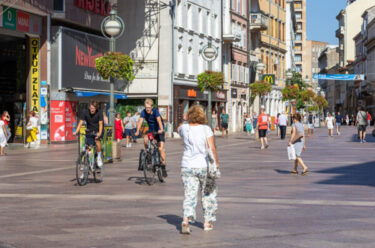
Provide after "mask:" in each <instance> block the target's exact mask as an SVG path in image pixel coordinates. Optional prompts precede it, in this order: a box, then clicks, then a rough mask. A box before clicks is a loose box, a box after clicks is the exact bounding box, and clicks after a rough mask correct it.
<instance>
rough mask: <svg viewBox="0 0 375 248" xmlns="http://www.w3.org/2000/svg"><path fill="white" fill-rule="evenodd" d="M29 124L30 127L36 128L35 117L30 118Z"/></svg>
mask: <svg viewBox="0 0 375 248" xmlns="http://www.w3.org/2000/svg"><path fill="white" fill-rule="evenodd" d="M29 122H30V123H31V127H33V128H34V127H38V118H37V117H35V116H31V117H30V120H29Z"/></svg>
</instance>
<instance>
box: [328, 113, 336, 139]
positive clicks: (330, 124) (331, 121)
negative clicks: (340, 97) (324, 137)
mask: <svg viewBox="0 0 375 248" xmlns="http://www.w3.org/2000/svg"><path fill="white" fill-rule="evenodd" d="M334 121H335V120H334V118H333V117H332V114H331V113H328V116H327V118H326V126H327V128H328V136H329V137H333V127H334V126H335V124H334Z"/></svg>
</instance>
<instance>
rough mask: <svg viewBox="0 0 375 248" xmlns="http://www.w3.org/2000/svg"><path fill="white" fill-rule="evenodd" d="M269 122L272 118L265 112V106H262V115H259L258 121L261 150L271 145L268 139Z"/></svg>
mask: <svg viewBox="0 0 375 248" xmlns="http://www.w3.org/2000/svg"><path fill="white" fill-rule="evenodd" d="M269 124H270V118H269V116H268V115H267V114H266V113H265V112H264V106H261V109H260V115H259V116H258V121H257V129H258V132H259V138H260V144H261V147H260V149H261V150H263V149H264V148H268V146H269V145H268V139H267V130H268V129H269Z"/></svg>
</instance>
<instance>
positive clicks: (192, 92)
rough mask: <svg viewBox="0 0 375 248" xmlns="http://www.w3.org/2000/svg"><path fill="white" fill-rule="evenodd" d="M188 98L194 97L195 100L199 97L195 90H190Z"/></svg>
mask: <svg viewBox="0 0 375 248" xmlns="http://www.w3.org/2000/svg"><path fill="white" fill-rule="evenodd" d="M187 96H188V97H194V98H196V97H197V92H196V91H195V90H193V89H191V90H188V91H187Z"/></svg>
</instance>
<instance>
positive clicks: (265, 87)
mask: <svg viewBox="0 0 375 248" xmlns="http://www.w3.org/2000/svg"><path fill="white" fill-rule="evenodd" d="M250 90H251V97H253V98H255V97H256V96H264V95H267V94H268V93H270V92H271V90H272V86H271V84H270V83H267V82H266V81H257V82H254V83H252V84H250Z"/></svg>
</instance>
